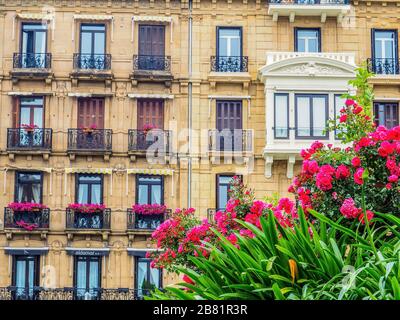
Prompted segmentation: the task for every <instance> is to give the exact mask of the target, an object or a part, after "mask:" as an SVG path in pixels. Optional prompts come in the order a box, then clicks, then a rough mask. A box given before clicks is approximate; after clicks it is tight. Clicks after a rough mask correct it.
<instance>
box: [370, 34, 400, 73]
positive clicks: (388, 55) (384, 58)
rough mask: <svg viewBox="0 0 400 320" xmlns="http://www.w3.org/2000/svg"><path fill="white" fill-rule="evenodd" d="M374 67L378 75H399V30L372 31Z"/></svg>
mask: <svg viewBox="0 0 400 320" xmlns="http://www.w3.org/2000/svg"><path fill="white" fill-rule="evenodd" d="M372 45H373V49H372V50H373V51H372V59H373V61H372V66H373V69H374V72H375V73H377V74H396V73H399V64H398V52H397V50H398V45H397V30H376V29H373V30H372Z"/></svg>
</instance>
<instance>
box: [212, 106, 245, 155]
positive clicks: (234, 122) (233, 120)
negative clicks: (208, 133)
mask: <svg viewBox="0 0 400 320" xmlns="http://www.w3.org/2000/svg"><path fill="white" fill-rule="evenodd" d="M216 103H217V119H216V123H217V132H218V137H217V141H216V143H217V148H216V149H217V150H218V151H241V150H242V148H243V139H242V128H243V120H242V101H234V100H232V101H230V100H226V101H225V100H217V102H216Z"/></svg>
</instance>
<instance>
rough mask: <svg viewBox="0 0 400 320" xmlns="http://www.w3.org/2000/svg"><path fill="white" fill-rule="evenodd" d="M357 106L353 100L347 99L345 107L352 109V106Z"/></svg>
mask: <svg viewBox="0 0 400 320" xmlns="http://www.w3.org/2000/svg"><path fill="white" fill-rule="evenodd" d="M355 104H356V102H355V101H354V100H352V99H347V100H346V102H345V105H346V106H348V107H350V106H354V105H355Z"/></svg>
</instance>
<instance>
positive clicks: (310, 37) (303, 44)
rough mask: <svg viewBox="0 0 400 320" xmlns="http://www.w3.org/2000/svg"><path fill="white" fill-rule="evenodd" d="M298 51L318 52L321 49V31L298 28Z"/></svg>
mask: <svg viewBox="0 0 400 320" xmlns="http://www.w3.org/2000/svg"><path fill="white" fill-rule="evenodd" d="M297 51H299V52H318V51H319V31H318V30H308V29H298V30H297Z"/></svg>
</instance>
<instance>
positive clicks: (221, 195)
mask: <svg viewBox="0 0 400 320" xmlns="http://www.w3.org/2000/svg"><path fill="white" fill-rule="evenodd" d="M234 176H235V175H231V174H221V175H217V207H216V209H217V210H225V207H226V204H227V203H228V200H229V195H228V190H229V188H230V186H231V182H232V178H233V177H234ZM239 178H240V179H242V177H240V176H239Z"/></svg>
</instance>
